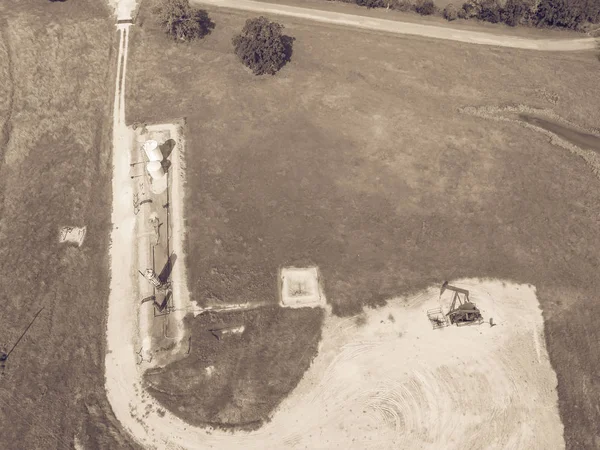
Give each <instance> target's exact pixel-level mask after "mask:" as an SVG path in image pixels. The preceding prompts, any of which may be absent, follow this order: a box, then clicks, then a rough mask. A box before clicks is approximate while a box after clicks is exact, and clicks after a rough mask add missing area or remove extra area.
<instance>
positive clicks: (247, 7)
mask: <svg viewBox="0 0 600 450" xmlns="http://www.w3.org/2000/svg"><path fill="white" fill-rule="evenodd" d="M191 3H195V4H204V5H211V6H217V7H222V8H231V9H241V10H244V11H252V12H259V13H265V14H274V15H281V16H287V17H296V18H299V19H306V20H314V21H318V22H324V23H330V24H336V25H344V26H352V27H357V28H364V29H369V30H377V31H385V32H388V33H396V34H410V35H415V36H424V37H431V38H435V39H445V40H451V41H458V42H465V43H469V44H481V45H493V46H498V47H512V48H523V49H530V50H544V51H574V50H593V49H596V48H597V45H598V40H597V39H594V38H582V39H527V38H522V37H516V36H502V35H494V34H492V33H484V32H479V31H468V30H460V29H454V28H447V27H439V26H435V25H423V24H418V23H409V22H400V21H395V20H387V19H379V18H376V17H366V16H359V15H354V14H345V13H339V12H334V11H324V10H316V9H309V8H301V7H297V6H289V5H278V4H274V3H262V2H256V1H253V0H192V1H191Z"/></svg>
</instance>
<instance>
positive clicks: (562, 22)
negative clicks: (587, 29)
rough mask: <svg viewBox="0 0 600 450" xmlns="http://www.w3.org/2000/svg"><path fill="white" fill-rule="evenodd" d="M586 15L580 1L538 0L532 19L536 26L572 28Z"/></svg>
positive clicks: (580, 23) (580, 22)
mask: <svg viewBox="0 0 600 450" xmlns="http://www.w3.org/2000/svg"><path fill="white" fill-rule="evenodd" d="M588 16H589V14H588V13H587V12H586V11H585V10H584V5H582V4H581V2H576V1H572V0H540V2H539V4H538V7H537V10H536V14H535V19H534V20H535V24H536V25H537V26H538V27H545V26H548V27H561V28H569V29H571V30H574V29H577V28H579V27H580V26H581V25H582V24H583V23H584V22H586V21H587V18H588Z"/></svg>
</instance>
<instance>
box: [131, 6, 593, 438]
mask: <svg viewBox="0 0 600 450" xmlns="http://www.w3.org/2000/svg"><path fill="white" fill-rule="evenodd" d="M150 5H151V4H150V3H149V4H147V5H146V6H145V9H144V8H143V9H142V12H141V16H140V18H141V28H138V29H135V30H134V33H133V35H132V39H133V40H132V44H131V47H130V49H131V50H130V57H131V60H130V66H129V71H128V76H129V81H128V86H129V91H128V93H127V97H128V100H127V105H128V108H129V109H128V117H129V120H131V121H134V120H135V121H164V120H165V119H168V118H171V117H181V116H185V117H186V118H187V136H186V142H187V151H186V155H187V168H188V169H187V170H188V173H187V181H188V185H187V196H188V197H187V199H186V202H187V214H188V217H187V221H188V226H189V236H188V244H187V251H188V255H187V261H188V265H189V276H190V287H191V292H192V296H193V297H195V299H196V300H198V301H199V302H200V303H201V304H208V303H237V302H245V301H272V302H276V301H277V283H276V274H277V270H278V268H279V267H281V266H285V265H304V264H316V265H318V266H319V268H320V270H321V273H322V275H323V277H324V280H325V293H326V295H327V298H328V301H329V303H330V304H331V305H332V306H333V310H334V313H336V314H339V315H352V314H356V313H358V312H359V311H360V310H361V308H363V307H364V306H365V305H370V306H376V305H380V304H382V303H383V302H385V299H387V298H390V297H394V296H398V295H401V294H406V293H410V292H414V291H416V290H418V289H421V288H423V287H425V286H428V285H430V284H432V283H433V284H438V283H440V284H441V282H442V281H443V280H445V279H450V278H462V277H482V278H484V277H492V278H504V279H510V280H513V281H515V282H521V283H531V284H534V285H535V286H537V288H538V294H539V298H540V302H541V304H542V307H543V311H544V317H545V319H546V338H547V344H548V348H549V352H550V357H551V360H552V363H553V365H554V367H555V370H556V372H557V376H558V379H559V387H558V389H559V398H560V410H561V414H562V419H563V421H564V423H565V427H566V428H565V437H566V440H567V444H568V448H572V449H576V448H577V449H582V448H597V447H598V445H599V443H598V442H597V441H596V439H597V436H598V428H597V424H598V423H600V412H599V410H598V409H597V408H596V404H597V402H596V401H595V398H597V396H598V395H599V394H600V382H599V381H598V378H597V377H596V373H597V370H598V368H599V367H600V356H599V355H598V353H597V352H596V351H595V345H596V343H597V342H598V339H600V332H599V331H598V329H597V327H594V326H593V322H594V317H595V316H596V315H597V313H600V306H599V305H600V304H599V303H598V301H597V292H598V287H599V286H598V284H599V283H598V281H597V280H596V268H597V267H598V264H599V263H600V260H599V256H600V253H599V250H598V249H599V248H600V237H599V235H598V232H597V221H598V218H599V217H600V205H599V204H598V202H597V191H598V189H599V188H600V183H599V181H598V179H597V178H596V177H595V176H594V175H593V173H592V171H591V170H590V168H589V167H588V166H587V165H586V163H585V162H584V161H583V160H582V159H580V158H578V157H575V156H573V155H572V154H571V153H569V152H567V151H565V150H563V149H560V148H558V147H554V146H552V145H551V144H549V143H548V141H547V138H545V137H543V136H542V135H539V134H536V133H534V132H531V131H529V130H526V129H524V128H521V127H518V126H514V125H511V124H506V123H496V122H487V121H484V120H482V119H477V118H474V117H470V116H466V115H461V114H459V113H458V112H457V108H459V107H462V106H468V105H473V106H481V105H512V104H521V103H523V104H526V105H529V106H532V107H540V108H552V109H554V110H555V111H556V112H557V113H558V114H560V115H561V116H562V117H564V118H565V119H567V120H570V121H572V122H575V123H579V124H580V125H582V126H587V127H592V126H595V125H596V124H597V123H598V120H599V119H600V117H599V113H598V109H597V102H596V100H595V99H596V98H598V95H599V94H600V87H599V86H598V84H597V80H596V73H597V70H598V60H597V58H596V56H595V55H594V54H593V53H572V54H562V53H561V54H548V53H535V52H528V51H518V50H509V49H499V48H491V47H485V46H467V45H461V44H458V43H453V42H442V41H435V40H428V39H421V38H413V37H397V36H389V35H385V34H378V33H368V32H362V31H360V32H359V31H355V30H349V29H343V28H339V27H330V26H324V25H318V24H309V23H303V22H301V21H296V20H293V21H289V20H287V19H282V22H283V23H284V24H285V25H286V30H287V32H288V33H289V34H290V35H292V36H294V37H296V42H295V46H294V55H293V57H292V62H291V64H289V65H288V66H287V67H285V68H284V69H283V70H282V71H281V73H280V74H279V75H277V76H276V77H264V78H256V77H254V76H252V75H251V74H250V73H249V72H248V71H247V70H246V69H245V68H243V67H242V66H241V64H239V62H238V61H237V60H236V58H235V56H234V54H233V52H232V48H231V38H232V37H233V35H234V34H235V33H236V32H237V30H239V29H240V28H241V27H242V25H243V23H244V21H245V20H246V18H248V16H247V15H245V14H244V13H233V12H231V13H225V12H217V11H209V12H210V14H211V17H212V18H213V20H214V21H215V22H216V28H215V30H214V31H213V33H212V34H211V35H210V36H208V37H207V38H206V39H205V40H203V41H201V42H197V43H194V44H190V45H186V44H181V45H180V44H176V43H172V42H169V41H167V40H165V38H164V36H163V35H162V33H161V32H160V30H158V29H157V27H156V26H155V25H154V24H153V23H152V20H151V18H150V17H149V15H148V8H149V7H150ZM542 88H544V89H545V90H546V91H549V92H553V93H555V94H557V95H558V98H559V100H558V103H557V105H556V106H554V105H553V104H551V103H549V102H548V101H547V100H546V99H545V97H544V96H543V95H540V89H542ZM272 339H277V336H276V335H274V336H273V338H272ZM167 374H168V371H166V372H165V373H164V374H163V376H164V377H168V375H167ZM232 377H235V374H232ZM233 380H234V378H232V380H231V381H230V382H231V383H233V382H234V381H233Z"/></svg>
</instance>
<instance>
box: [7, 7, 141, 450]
mask: <svg viewBox="0 0 600 450" xmlns="http://www.w3.org/2000/svg"><path fill="white" fill-rule="evenodd" d="M0 17H1V18H2V19H1V20H0V31H1V33H2V34H1V35H0V55H1V57H0V125H2V124H4V126H3V128H2V130H3V132H2V139H0V273H2V275H3V279H2V282H1V283H0V295H1V297H2V299H3V306H2V313H0V343H1V344H4V345H6V346H10V345H11V344H13V343H14V342H15V340H16V339H17V338H18V336H19V335H20V333H21V332H22V331H23V330H24V329H25V327H26V326H27V324H28V323H29V321H30V320H31V319H32V317H33V315H34V313H35V312H37V311H38V310H39V309H40V307H41V306H45V308H44V310H43V311H42V313H41V314H40V316H39V317H38V319H37V320H36V322H35V323H34V325H33V326H32V327H31V329H30V330H29V332H28V334H27V335H26V336H25V337H24V339H23V340H22V341H21V342H20V344H19V346H18V347H17V348H16V349H15V351H14V352H13V353H12V354H11V356H10V357H9V360H8V361H7V364H6V368H5V371H4V375H3V376H1V378H0V423H1V424H2V426H1V427H0V443H1V444H0V446H2V447H3V448H11V449H34V448H44V449H58V448H60V449H63V448H73V444H72V443H73V439H74V438H75V437H77V438H78V440H79V441H80V442H81V444H82V445H83V446H84V447H85V448H119V449H128V448H134V447H133V446H132V444H131V443H130V441H129V438H128V437H127V435H126V433H125V432H123V431H122V430H121V429H120V426H119V424H118V423H117V421H116V419H115V417H114V415H113V413H112V411H111V408H110V405H109V404H108V401H107V399H106V395H105V392H104V352H105V327H104V317H105V314H106V308H107V299H108V282H109V281H108V272H107V269H108V264H107V248H108V246H109V242H108V236H109V234H108V233H109V230H110V211H111V206H110V201H111V194H110V176H111V170H112V169H111V167H110V163H109V161H110V145H111V139H110V137H111V120H110V115H111V110H110V109H109V108H110V106H111V105H112V95H113V92H112V87H113V80H114V67H113V62H114V61H113V60H114V59H115V57H114V56H115V39H114V37H115V32H114V30H115V29H114V19H113V18H112V17H110V16H109V11H108V9H107V7H106V5H105V4H104V2H96V1H78V2H65V3H50V2H39V1H29V0H19V1H12V0H11V1H8V2H6V1H5V2H0ZM63 225H86V226H87V236H86V239H85V242H84V244H83V246H82V247H81V248H77V247H73V246H70V245H68V244H59V243H58V231H59V227H61V226H63Z"/></svg>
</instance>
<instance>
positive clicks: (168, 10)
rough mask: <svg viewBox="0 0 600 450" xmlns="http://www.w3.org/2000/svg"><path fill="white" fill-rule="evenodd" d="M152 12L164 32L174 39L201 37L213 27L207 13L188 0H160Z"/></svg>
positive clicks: (187, 39)
mask: <svg viewBox="0 0 600 450" xmlns="http://www.w3.org/2000/svg"><path fill="white" fill-rule="evenodd" d="M153 12H154V13H155V14H157V15H158V22H159V23H160V25H161V26H162V27H163V28H164V30H165V33H167V34H168V35H169V36H171V37H172V38H173V39H175V40H176V41H191V40H193V39H202V38H203V37H204V36H206V35H207V34H209V33H210V32H211V30H212V29H213V28H214V27H215V24H214V23H213V22H212V21H211V20H210V18H209V17H208V13H207V12H206V11H204V10H202V9H197V8H193V7H192V6H190V2H189V0H162V2H161V3H160V5H159V6H158V7H156V8H155V9H154V11H153Z"/></svg>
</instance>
